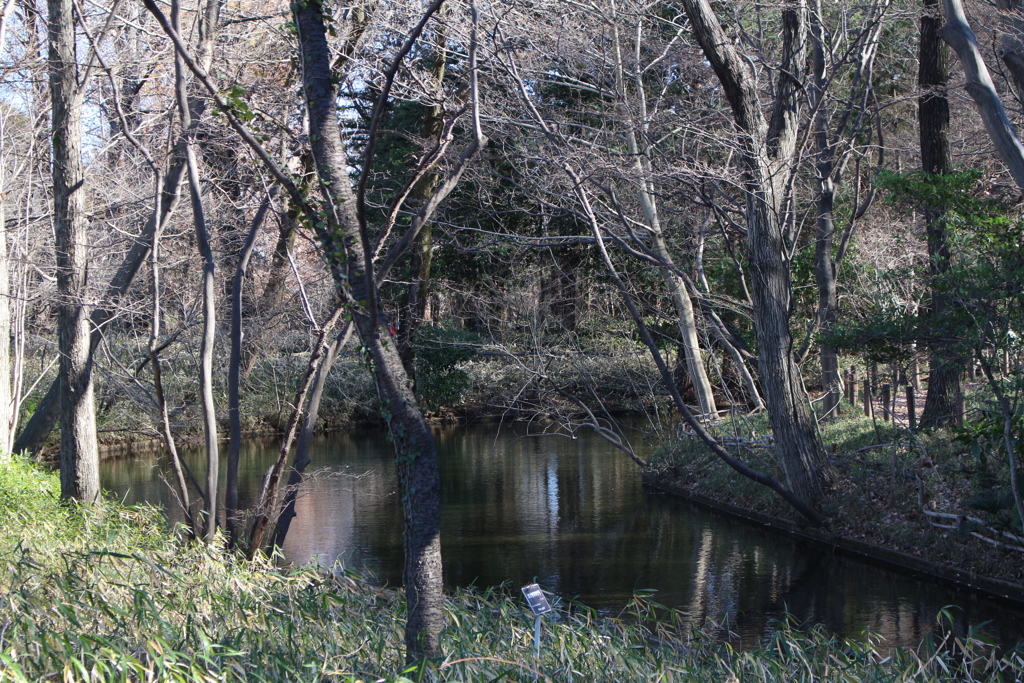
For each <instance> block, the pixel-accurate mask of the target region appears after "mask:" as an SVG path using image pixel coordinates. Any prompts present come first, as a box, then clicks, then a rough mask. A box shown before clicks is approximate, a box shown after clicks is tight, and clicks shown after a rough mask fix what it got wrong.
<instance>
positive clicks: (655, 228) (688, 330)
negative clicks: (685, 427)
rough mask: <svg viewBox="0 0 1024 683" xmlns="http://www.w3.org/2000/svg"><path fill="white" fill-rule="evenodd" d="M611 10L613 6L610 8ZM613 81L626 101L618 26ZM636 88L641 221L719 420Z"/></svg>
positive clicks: (693, 371) (691, 366)
mask: <svg viewBox="0 0 1024 683" xmlns="http://www.w3.org/2000/svg"><path fill="white" fill-rule="evenodd" d="M613 7H614V6H613ZM614 35H615V60H616V63H615V81H616V88H617V90H618V96H619V99H621V100H622V101H623V102H624V103H625V101H626V86H625V77H624V71H625V69H624V66H623V58H622V48H621V45H620V43H619V32H618V25H617V24H616V25H615V34H614ZM634 79H635V80H636V86H637V100H638V103H637V106H638V108H639V121H636V120H631V119H630V120H627V121H626V122H625V125H626V143H627V149H628V150H629V154H630V156H631V157H633V160H634V161H633V169H634V171H635V172H636V174H637V180H638V181H639V190H640V191H639V195H640V206H641V207H642V208H643V212H644V218H645V219H646V220H647V227H648V229H649V230H650V233H651V246H652V248H653V251H654V253H655V254H656V255H657V256H658V258H659V259H660V260H661V262H662V263H663V264H665V265H664V267H663V268H662V269H661V275H662V277H663V278H664V280H665V285H666V286H667V287H668V291H669V295H670V296H671V298H672V303H673V305H674V306H675V309H676V316H677V317H678V323H677V324H678V327H679V336H680V340H681V342H682V348H683V351H684V355H685V359H686V369H687V371H688V372H689V374H690V381H691V382H692V383H693V390H694V393H695V394H696V396H697V404H698V405H699V407H700V413H701V415H702V416H703V418H704V419H707V420H716V419H717V418H718V406H716V405H715V395H714V391H713V390H712V388H711V381H710V380H709V379H708V375H707V371H706V370H705V369H704V359H703V357H702V356H701V349H700V339H699V337H698V335H697V319H696V317H695V316H694V314H693V302H692V301H691V300H690V293H689V291H688V290H687V288H686V283H685V282H684V281H683V278H681V277H679V275H678V274H677V273H676V272H675V270H674V268H675V264H674V263H673V261H672V256H671V254H670V253H669V250H668V244H667V243H666V242H665V233H664V231H663V230H662V227H661V218H660V216H659V215H658V205H657V203H656V199H655V196H656V195H655V189H654V186H653V185H654V184H653V182H652V181H651V162H650V157H649V156H648V150H647V149H646V141H645V148H644V149H641V147H640V143H639V141H638V139H637V132H638V130H639V131H640V133H641V134H642V133H643V132H644V126H645V123H646V119H647V104H646V100H645V97H644V84H643V80H642V77H641V75H640V74H634Z"/></svg>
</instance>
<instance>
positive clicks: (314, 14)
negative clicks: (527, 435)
mask: <svg viewBox="0 0 1024 683" xmlns="http://www.w3.org/2000/svg"><path fill="white" fill-rule="evenodd" d="M145 4H146V7H147V9H148V10H149V11H150V12H151V13H152V14H153V15H154V16H155V17H157V19H158V21H159V22H160V24H161V28H163V30H164V32H165V33H167V35H168V36H169V37H171V39H172V40H173V42H174V44H175V48H176V50H177V51H178V54H179V55H180V56H181V57H182V59H183V60H184V61H185V62H186V64H187V65H188V68H189V69H190V70H192V72H193V74H195V76H196V77H197V78H198V79H199V80H200V81H201V82H202V84H203V86H204V87H206V89H207V90H208V92H209V93H210V95H211V96H212V97H213V99H214V101H215V102H216V103H217V106H218V107H219V108H220V109H221V110H222V111H224V112H225V114H226V116H227V119H228V121H229V123H230V124H231V126H232V127H233V128H234V129H235V131H236V132H237V133H238V134H239V135H240V136H241V137H242V139H243V140H244V141H245V143H246V144H247V145H248V146H249V147H250V148H251V149H252V150H253V152H254V153H255V154H256V155H257V157H258V158H259V159H260V160H261V161H262V162H263V164H264V165H265V167H266V168H267V169H268V170H269V171H270V172H271V173H272V174H273V176H274V177H275V179H276V180H277V181H278V182H279V183H280V184H281V185H282V186H283V187H284V189H285V191H286V192H287V193H288V195H289V197H290V199H291V200H292V202H294V204H295V205H296V207H297V208H298V209H299V210H300V211H301V213H302V214H303V217H304V218H305V219H306V220H308V221H309V222H310V223H311V224H312V225H313V226H314V228H315V229H316V230H317V234H318V237H319V239H320V241H321V246H322V249H323V252H324V255H325V257H326V259H327V262H328V264H329V265H330V267H331V271H332V274H333V275H334V277H335V281H336V283H337V285H338V288H339V290H340V292H341V294H342V295H343V297H344V299H345V301H346V303H347V304H348V306H349V310H350V313H351V315H352V319H353V324H354V326H355V328H356V332H357V333H358V334H359V337H360V341H361V342H362V344H363V347H364V348H365V349H366V351H367V354H368V356H369V358H370V361H371V364H372V367H373V374H374V379H375V381H376V385H377V390H378V392H379V395H380V399H381V403H382V413H383V416H384V417H385V419H386V420H387V422H388V427H389V431H390V433H391V437H392V440H393V441H394V443H395V450H396V456H397V461H398V472H399V480H400V482H401V485H402V491H403V497H402V498H403V512H404V518H405V571H404V576H405V590H406V600H407V604H408V620H407V622H406V635H405V643H406V655H407V657H408V658H409V659H411V660H416V659H420V658H421V657H424V656H434V655H436V654H438V653H439V652H440V641H439V637H440V632H441V628H442V626H443V620H444V617H443V614H442V600H443V598H442V581H441V546H440V478H439V474H438V470H437V467H438V465H437V451H436V448H435V445H434V441H433V437H432V435H431V433H430V430H429V427H428V426H427V423H426V421H425V419H424V418H423V415H422V413H420V411H419V409H418V408H417V406H416V401H415V397H414V396H413V394H412V391H411V389H410V387H409V382H408V377H407V375H406V373H405V370H404V368H403V366H402V362H401V358H400V357H399V355H398V353H397V349H396V347H395V344H394V343H393V342H392V341H391V339H390V334H389V332H388V326H387V321H386V319H385V317H384V315H383V312H382V311H381V310H380V307H379V291H378V288H379V280H380V279H382V278H383V277H385V276H386V275H387V273H388V272H389V271H390V269H391V268H392V267H393V266H394V264H395V263H396V262H397V260H398V258H400V257H401V256H402V255H403V254H404V253H405V252H406V251H407V250H408V249H409V248H410V246H411V245H412V244H413V241H414V240H415V239H416V237H417V235H418V233H419V231H420V229H421V228H422V227H423V225H424V224H425V223H426V222H428V221H429V220H430V219H431V217H432V216H433V214H434V212H435V211H436V210H437V207H438V205H439V204H440V203H441V202H442V201H443V200H444V199H445V198H446V197H447V196H448V195H449V194H450V193H451V192H452V190H453V189H454V188H455V187H456V186H457V185H458V183H459V181H460V179H461V177H462V174H463V172H464V170H465V168H466V167H467V166H468V165H469V164H470V163H471V162H472V160H473V159H474V158H475V157H476V155H477V154H478V153H479V151H480V149H481V148H482V146H483V145H484V144H485V143H486V138H485V137H484V136H483V133H482V131H481V127H480V120H479V114H478V112H477V108H476V106H475V104H474V126H473V130H474V133H475V137H474V140H473V142H471V143H470V145H469V146H468V147H467V148H466V150H465V151H464V152H463V154H462V155H461V156H460V158H459V159H458V161H456V162H455V164H454V166H453V168H452V169H451V171H450V172H449V173H448V175H447V177H446V178H445V180H444V182H442V183H441V184H440V186H439V187H438V189H437V191H436V192H435V193H434V194H433V195H432V196H431V197H430V198H429V199H428V200H427V201H426V202H424V204H423V206H422V207H420V208H419V210H418V211H417V212H416V214H415V215H414V216H413V217H412V220H411V222H410V224H409V227H408V228H407V229H406V231H405V232H404V233H403V234H402V235H401V237H399V238H398V239H397V240H396V241H395V243H394V244H393V246H392V247H391V248H390V249H389V250H388V251H387V253H386V254H385V255H384V257H383V258H382V259H381V261H380V265H379V266H377V267H374V264H373V260H372V259H373V251H372V250H371V248H370V242H369V239H370V238H369V235H368V231H367V224H366V196H365V189H366V180H367V177H368V175H369V173H370V172H371V169H372V160H373V153H374V142H375V139H376V136H377V134H378V132H379V125H380V121H381V116H382V113H383V109H384V107H385V105H386V104H387V101H388V98H389V96H390V91H391V87H392V84H393V82H394V78H395V75H396V74H397V72H398V69H399V67H400V65H401V64H402V62H403V60H404V59H405V57H406V55H408V53H409V51H410V50H411V49H412V47H413V46H414V45H415V43H416V41H417V40H418V38H419V36H420V34H421V32H422V31H423V27H424V26H425V24H426V22H427V21H428V20H429V19H430V17H431V16H432V15H433V14H434V12H436V11H437V9H438V8H439V7H440V5H441V0H437V1H435V2H434V3H432V4H431V5H430V6H429V7H428V8H427V10H426V11H425V12H424V13H423V14H422V16H421V17H420V18H419V20H418V21H417V22H416V24H415V25H414V26H413V28H412V29H411V30H410V31H409V32H408V35H407V36H406V38H405V40H404V41H403V42H402V45H401V47H400V49H399V50H398V51H397V53H396V54H395V57H394V59H393V60H391V63H390V65H389V66H388V69H387V70H386V71H385V73H384V82H383V86H382V87H381V95H380V97H379V99H378V101H377V103H376V105H375V107H374V111H373V115H372V116H371V122H370V126H369V128H368V130H367V133H366V140H367V144H366V148H365V149H364V152H363V156H362V162H363V168H362V174H361V176H360V180H359V182H358V184H357V188H356V190H355V191H353V188H352V186H351V185H350V179H349V176H348V161H347V159H346V155H345V144H344V141H343V140H342V138H341V131H340V125H339V124H340V122H339V120H338V113H337V108H336V104H335V103H336V100H337V87H336V84H335V79H334V78H333V74H332V60H331V53H330V49H329V46H328V41H327V33H328V31H327V27H326V24H325V16H324V14H325V8H324V7H323V5H322V4H321V3H319V2H315V1H312V2H304V3H297V4H295V5H293V7H292V10H293V16H294V21H295V26H296V29H297V34H298V41H299V51H300V60H299V63H300V64H301V65H302V85H303V93H304V95H305V100H306V106H307V114H308V116H309V131H310V136H309V142H310V149H311V151H312V155H313V159H314V162H315V167H316V174H317V180H318V183H317V187H318V188H319V195H320V197H319V202H317V201H316V200H315V199H314V198H313V196H311V195H310V194H307V193H306V192H304V191H303V190H302V189H301V188H300V187H299V186H298V185H297V184H296V183H295V181H294V180H293V179H292V177H291V176H290V174H288V173H286V172H285V171H284V170H283V169H282V168H281V167H280V165H279V164H278V163H277V162H276V161H274V159H272V158H271V156H270V155H269V154H268V153H267V151H266V150H265V149H264V148H263V147H262V145H261V144H260V143H259V142H258V141H257V140H256V139H255V137H253V135H252V133H251V132H250V131H249V130H248V129H247V128H246V126H245V125H244V123H243V122H242V121H241V120H240V119H239V118H238V117H237V116H235V115H234V113H233V110H232V107H231V106H230V105H229V104H228V103H227V102H226V101H225V100H224V98H223V97H222V96H221V94H220V91H219V90H218V88H217V87H216V86H215V85H214V84H213V83H212V82H211V80H210V78H209V75H208V74H207V73H206V72H205V71H204V70H203V69H201V68H200V67H199V65H197V64H196V63H195V61H194V60H192V59H191V58H190V57H189V56H188V51H187V50H186V48H185V45H184V43H183V41H182V39H181V37H180V34H179V33H178V32H177V31H176V30H175V29H174V28H173V27H172V26H171V25H170V23H169V22H168V21H167V19H166V18H165V17H164V15H163V13H162V12H161V11H160V9H159V8H158V7H157V6H156V4H155V3H154V2H153V1H152V0H145ZM474 16H475V12H474ZM475 51H476V43H475V32H474V34H473V37H472V38H471V39H470V42H469V57H470V67H469V74H470V80H471V87H470V92H471V98H472V100H473V102H474V103H475V102H476V100H477V89H476V64H475ZM425 161H429V162H430V163H429V164H426V163H425V164H421V165H420V167H419V168H417V169H416V172H415V173H414V174H413V181H415V180H418V179H419V178H420V177H422V175H423V173H425V172H426V171H427V170H428V169H429V166H430V165H432V164H436V163H438V162H439V161H440V159H438V158H434V159H428V160H425ZM407 187H410V186H409V185H407ZM407 196H408V190H406V192H405V193H404V194H402V193H400V195H399V197H398V199H397V201H396V207H397V206H400V205H401V204H404V200H405V198H406V197H407Z"/></svg>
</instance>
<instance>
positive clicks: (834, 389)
mask: <svg viewBox="0 0 1024 683" xmlns="http://www.w3.org/2000/svg"><path fill="white" fill-rule="evenodd" d="M815 14H816V15H818V16H819V17H820V14H821V5H820V2H819V3H817V5H816V7H815ZM812 29H813V30H812V32H811V33H812V41H811V44H812V46H813V48H812V57H811V62H812V65H813V69H812V74H813V75H812V77H811V78H812V82H811V88H810V92H811V97H812V105H814V106H817V112H815V116H814V144H815V147H816V148H817V149H816V153H817V157H818V159H817V163H816V164H815V170H816V171H817V176H818V217H817V221H816V226H815V234H814V273H815V277H816V279H817V283H818V313H817V316H818V319H817V322H818V330H819V331H820V332H823V333H825V334H828V333H829V332H831V331H832V328H833V327H834V326H835V322H836V308H837V298H836V271H835V268H834V267H833V264H832V239H833V236H834V234H835V220H834V215H833V214H834V208H835V191H836V188H835V183H834V182H833V179H832V175H833V171H834V154H833V147H832V145H830V144H829V139H828V135H829V115H828V106H827V104H826V103H825V102H824V99H825V89H826V87H827V84H828V81H827V75H826V69H827V64H826V60H825V36H824V35H823V34H824V29H823V27H822V26H821V23H820V19H816V20H815V21H813V25H812ZM818 350H819V354H820V357H821V388H822V391H824V392H825V396H824V398H823V400H822V406H821V412H822V415H823V416H824V417H825V419H829V420H832V419H835V418H836V417H838V416H839V394H840V390H841V388H842V378H840V376H839V358H838V355H837V354H836V349H835V347H834V346H832V345H831V344H829V343H827V342H826V343H822V344H820V345H819V348H818Z"/></svg>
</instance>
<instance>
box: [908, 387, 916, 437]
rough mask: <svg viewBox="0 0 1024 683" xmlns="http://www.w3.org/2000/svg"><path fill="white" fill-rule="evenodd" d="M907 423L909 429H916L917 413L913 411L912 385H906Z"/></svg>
mask: <svg viewBox="0 0 1024 683" xmlns="http://www.w3.org/2000/svg"><path fill="white" fill-rule="evenodd" d="M907 424H908V425H909V426H910V429H911V431H913V430H915V429H917V415H916V414H915V413H914V385H913V384H908V385H907Z"/></svg>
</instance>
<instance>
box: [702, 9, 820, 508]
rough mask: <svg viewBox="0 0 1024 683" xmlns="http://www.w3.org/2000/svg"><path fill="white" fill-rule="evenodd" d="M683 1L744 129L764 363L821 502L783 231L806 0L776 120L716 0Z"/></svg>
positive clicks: (772, 400)
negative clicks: (766, 110)
mask: <svg viewBox="0 0 1024 683" xmlns="http://www.w3.org/2000/svg"><path fill="white" fill-rule="evenodd" d="M683 4H684V6H685V8H686V13H687V15H688V16H689V18H690V23H691V26H692V27H693V32H694V36H695V38H696V39H697V41H698V43H700V46H701V49H702V50H703V52H704V55H705V56H706V57H707V59H708V61H709V62H710V63H711V66H712V68H713V69H714V70H715V73H716V74H717V76H718V79H719V81H720V82H721V84H722V87H723V91H724V93H725V95H726V97H727V98H728V100H729V103H730V105H731V107H732V110H733V116H734V118H735V120H736V124H737V126H739V128H740V130H741V131H742V132H741V138H740V144H741V155H742V164H743V174H744V186H745V190H746V198H747V199H746V213H747V215H746V221H747V255H748V259H749V261H750V271H751V288H752V295H753V300H754V327H755V330H756V333H757V352H758V366H757V369H758V373H759V374H760V376H761V386H762V388H763V390H764V399H765V403H766V405H767V407H768V415H769V418H770V420H771V424H772V429H773V431H774V433H775V443H776V452H777V454H778V457H779V460H780V462H781V465H782V469H783V471H784V472H785V474H786V481H787V484H788V486H789V488H790V490H791V491H792V492H793V493H794V494H795V495H796V496H798V497H799V498H801V499H803V500H806V501H810V502H811V503H812V504H813V503H814V502H816V501H817V500H819V499H820V498H821V496H822V493H823V486H824V484H825V483H826V479H827V472H826V467H825V456H824V452H823V450H822V448H821V444H820V443H819V441H818V436H817V432H816V429H815V424H814V420H813V417H812V416H811V412H810V409H809V407H808V402H807V399H806V395H805V393H804V391H803V382H802V380H801V377H800V370H799V367H798V366H797V364H796V362H795V361H794V358H793V337H792V334H791V332H790V328H789V319H790V314H791V283H790V263H789V260H788V256H787V254H788V248H787V245H786V238H785V235H784V231H783V227H784V210H785V208H784V207H785V206H786V197H787V188H788V179H789V177H790V176H791V174H792V173H793V170H794V169H795V167H796V164H797V163H798V158H797V157H796V154H795V151H796V149H795V148H796V140H797V128H798V125H797V124H798V105H797V93H798V90H799V86H800V84H799V83H798V82H797V80H796V79H795V77H794V76H793V74H797V73H800V71H801V69H802V64H803V54H804V39H805V33H806V31H805V23H804V8H803V6H802V4H800V3H792V2H791V3H788V4H787V5H786V6H785V8H784V9H783V12H782V17H783V41H784V55H783V62H782V64H781V65H780V69H779V80H778V83H777V85H776V89H775V91H776V100H775V103H774V107H773V111H772V118H771V121H770V124H769V122H766V121H765V120H764V116H763V114H762V111H761V104H760V101H759V99H758V89H757V83H756V80H755V75H754V72H753V71H752V69H751V68H750V66H749V65H748V63H747V62H746V61H745V60H744V59H743V58H742V57H741V56H740V55H739V54H738V53H737V51H736V49H735V48H734V46H733V44H732V42H731V41H730V40H729V39H728V37H727V36H726V35H725V32H724V31H723V30H722V27H721V24H720V23H719V21H718V19H717V18H716V17H715V14H714V12H713V11H712V9H711V5H710V4H709V3H708V0H684V3H683Z"/></svg>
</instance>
